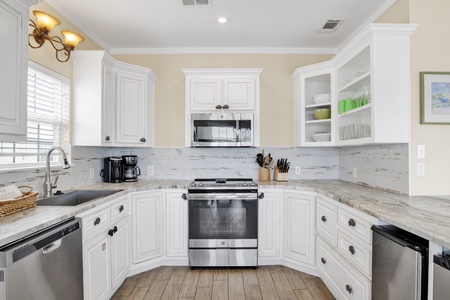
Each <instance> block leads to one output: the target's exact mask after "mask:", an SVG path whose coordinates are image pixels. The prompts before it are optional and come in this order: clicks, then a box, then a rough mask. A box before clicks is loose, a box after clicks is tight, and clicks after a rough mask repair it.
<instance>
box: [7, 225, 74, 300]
mask: <svg viewBox="0 0 450 300" xmlns="http://www.w3.org/2000/svg"><path fill="white" fill-rule="evenodd" d="M81 239H82V236H81V220H80V219H73V218H72V219H71V220H69V221H65V222H63V223H60V224H58V225H55V226H52V227H50V228H48V229H45V230H43V231H40V232H38V233H36V234H33V235H31V236H28V237H26V238H24V239H22V240H20V241H18V242H15V243H13V244H10V245H7V246H5V247H2V248H1V249H0V299H2V300H12V299H14V300H31V299H35V300H42V299H45V300H60V299H64V300H69V299H70V300H76V299H83V259H82V240H81Z"/></svg>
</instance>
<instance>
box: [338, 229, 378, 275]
mask: <svg viewBox="0 0 450 300" xmlns="http://www.w3.org/2000/svg"><path fill="white" fill-rule="evenodd" d="M338 251H339V252H340V253H341V254H342V255H343V256H344V257H346V258H347V259H348V261H349V262H350V263H351V264H353V265H354V266H355V267H357V268H358V269H359V270H361V271H362V272H363V273H364V274H365V275H367V276H368V277H369V278H372V250H371V246H369V245H365V246H364V245H363V244H362V243H361V242H358V241H357V240H355V239H352V238H351V237H350V236H347V235H346V234H344V233H343V232H341V231H339V233H338Z"/></svg>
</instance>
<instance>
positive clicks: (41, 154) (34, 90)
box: [0, 61, 70, 169]
mask: <svg viewBox="0 0 450 300" xmlns="http://www.w3.org/2000/svg"><path fill="white" fill-rule="evenodd" d="M27 97H28V98H27V110H28V123H27V140H26V142H24V143H7V142H0V169H1V168H3V169H5V168H8V169H9V168H20V167H33V166H39V165H43V164H44V163H45V154H46V152H47V150H48V149H50V148H51V147H53V146H60V147H62V148H63V149H64V151H66V153H67V154H68V155H70V145H69V103H70V84H69V79H68V78H66V77H64V76H61V75H60V74H57V73H55V72H53V71H51V70H49V69H46V68H44V67H42V66H40V65H38V64H36V63H33V62H31V61H30V62H29V64H28V94H27ZM53 153H54V155H52V157H51V159H52V163H58V162H59V161H60V159H61V156H60V155H59V153H58V151H54V152H53ZM61 163H62V162H61Z"/></svg>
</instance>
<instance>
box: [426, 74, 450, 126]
mask: <svg viewBox="0 0 450 300" xmlns="http://www.w3.org/2000/svg"><path fill="white" fill-rule="evenodd" d="M420 124H450V72H420Z"/></svg>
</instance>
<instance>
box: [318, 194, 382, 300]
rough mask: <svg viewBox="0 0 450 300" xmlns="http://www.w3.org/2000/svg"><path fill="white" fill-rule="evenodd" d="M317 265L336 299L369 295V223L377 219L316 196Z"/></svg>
mask: <svg viewBox="0 0 450 300" xmlns="http://www.w3.org/2000/svg"><path fill="white" fill-rule="evenodd" d="M316 201H317V203H316V206H317V214H316V230H317V245H316V267H317V270H318V271H319V273H320V277H321V278H322V280H323V282H324V283H325V284H326V286H327V287H328V288H329V289H330V291H331V292H332V293H333V295H334V296H335V297H336V299H338V300H340V299H355V300H364V299H371V297H372V290H371V289H372V282H371V278H372V232H371V229H370V228H371V226H372V224H376V223H377V222H378V220H377V219H375V218H373V217H371V216H369V215H367V214H365V213H362V212H359V211H357V210H355V209H353V208H351V207H348V206H346V205H343V204H341V203H339V202H337V201H335V200H333V199H329V198H327V197H325V196H322V195H318V196H317V199H316Z"/></svg>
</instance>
